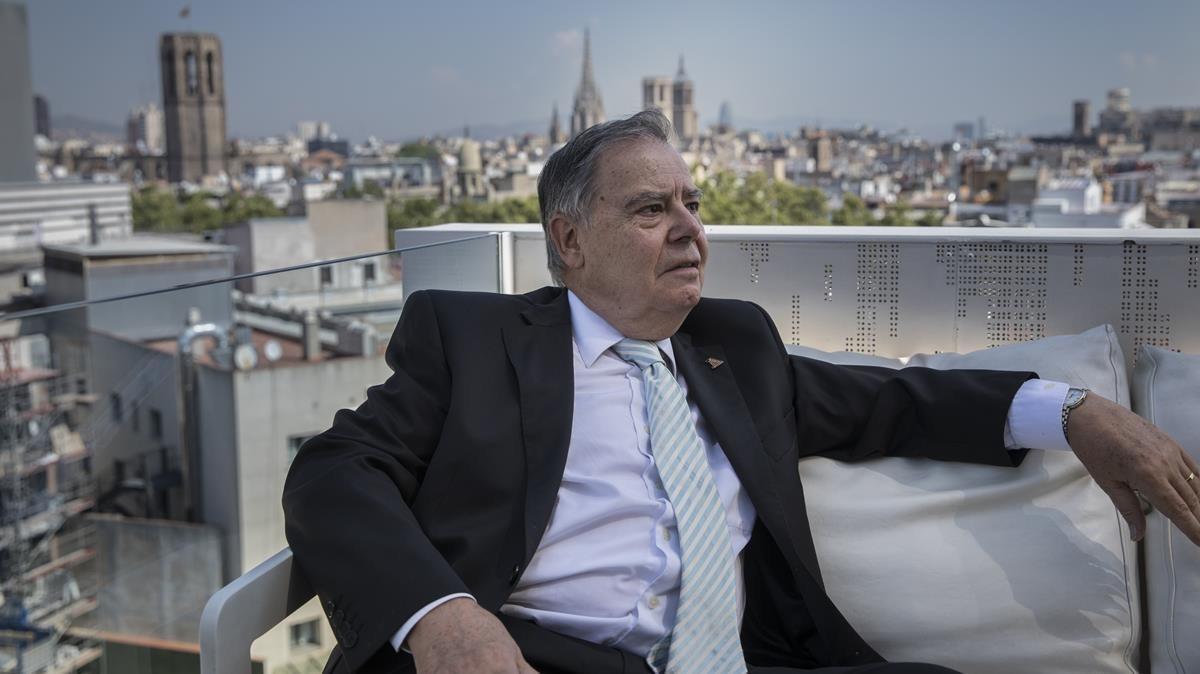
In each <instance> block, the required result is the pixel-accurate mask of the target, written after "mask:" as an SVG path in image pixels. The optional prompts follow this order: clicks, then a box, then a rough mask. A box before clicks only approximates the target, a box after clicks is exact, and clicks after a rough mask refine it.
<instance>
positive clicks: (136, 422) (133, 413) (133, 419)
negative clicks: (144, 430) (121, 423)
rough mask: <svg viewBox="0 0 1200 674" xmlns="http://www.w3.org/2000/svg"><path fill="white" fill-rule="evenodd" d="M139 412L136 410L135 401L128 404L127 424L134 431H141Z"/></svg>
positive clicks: (136, 404)
mask: <svg viewBox="0 0 1200 674" xmlns="http://www.w3.org/2000/svg"><path fill="white" fill-rule="evenodd" d="M140 412H141V411H140V410H139V409H138V403H137V401H136V400H135V401H133V402H131V403H129V423H130V424H131V425H132V426H133V430H134V431H139V430H141V425H142V424H141V419H140V417H141V416H142V415H141V413H140Z"/></svg>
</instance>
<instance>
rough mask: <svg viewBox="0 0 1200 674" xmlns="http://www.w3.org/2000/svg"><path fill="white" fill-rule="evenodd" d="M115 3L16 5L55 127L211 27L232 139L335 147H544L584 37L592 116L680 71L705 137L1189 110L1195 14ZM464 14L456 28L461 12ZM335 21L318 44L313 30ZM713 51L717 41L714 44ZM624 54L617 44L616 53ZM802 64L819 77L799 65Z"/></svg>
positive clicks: (1102, 6) (48, 0)
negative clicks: (593, 90)
mask: <svg viewBox="0 0 1200 674" xmlns="http://www.w3.org/2000/svg"><path fill="white" fill-rule="evenodd" d="M184 6H185V3H183V2H179V3H172V4H165V3H157V2H150V1H148V0H119V1H117V2H113V3H105V4H104V5H102V6H98V5H90V4H89V5H79V4H74V3H68V2H65V1H64V0H45V1H41V2H35V3H30V4H29V23H30V50H31V60H32V69H33V84H34V89H35V91H37V92H38V93H39V94H41V95H43V96H45V97H46V98H47V99H48V100H49V101H50V104H51V107H52V110H54V112H55V113H56V115H77V116H80V117H85V118H89V119H95V120H97V121H102V122H106V123H110V124H113V125H119V124H120V123H121V121H122V120H123V119H124V118H125V115H127V114H128V112H129V111H130V110H131V109H133V108H135V107H138V106H141V105H143V104H145V103H148V102H161V94H160V92H159V81H158V67H157V61H156V58H155V54H156V45H157V40H158V36H159V34H161V33H163V32H171V31H211V32H214V33H216V34H217V35H218V36H219V37H220V38H221V40H222V42H223V44H224V48H225V51H226V54H225V61H226V64H227V90H228V117H229V131H230V136H232V137H236V136H264V135H271V134H278V133H282V132H285V131H287V130H289V129H292V128H294V125H295V123H296V122H297V121H299V120H302V119H327V120H329V121H330V122H331V123H332V125H333V128H334V129H335V130H336V131H338V132H339V133H340V134H341V135H342V136H344V137H349V138H352V139H356V140H361V139H362V138H364V137H365V136H366V135H367V134H373V135H376V136H379V137H382V138H410V137H415V136H419V135H425V134H431V133H435V132H445V131H449V130H451V129H454V128H456V127H459V126H460V125H462V124H469V125H471V126H472V127H475V128H481V127H482V126H484V125H495V126H509V127H512V128H519V127H521V126H523V125H528V126H531V128H530V129H529V130H531V131H537V132H541V133H544V132H545V129H546V127H547V125H548V123H549V118H548V115H547V111H548V110H549V109H550V106H551V105H552V104H554V103H555V102H557V104H558V106H559V108H560V110H565V109H567V108H568V107H569V106H570V103H571V98H572V95H573V92H574V88H575V86H576V84H577V83H578V79H579V72H580V65H581V58H582V36H583V30H584V29H585V28H590V29H591V32H592V52H593V54H592V57H593V63H594V69H595V74H596V81H597V85H598V87H599V90H600V92H601V94H602V95H603V97H604V99H605V101H606V108H607V112H608V114H609V116H610V117H616V116H621V115H628V114H631V113H632V112H635V111H637V110H638V109H640V107H641V100H640V82H641V79H642V77H643V76H646V75H652V74H655V73H665V72H672V71H673V66H674V64H675V63H676V62H677V60H678V58H679V55H680V54H683V55H684V56H685V57H686V58H687V63H688V72H689V75H690V76H691V77H692V79H693V80H694V81H695V82H696V97H697V109H698V111H699V114H700V121H701V124H702V125H703V126H707V125H708V124H711V123H714V122H715V121H716V117H717V111H718V108H719V106H720V105H721V104H722V103H723V102H725V101H728V102H729V103H730V104H731V105H732V108H733V112H734V121H735V124H736V125H737V126H738V127H748V126H753V127H758V128H763V129H764V130H779V129H781V128H788V127H793V126H794V124H796V123H800V122H804V123H819V124H823V125H826V126H837V125H844V124H856V123H869V124H874V125H877V126H880V127H881V128H885V129H895V128H899V127H906V128H909V129H910V130H912V131H914V132H916V133H919V134H921V135H926V136H930V137H935V138H938V137H942V138H944V137H949V135H950V133H951V127H952V124H953V123H954V122H957V121H961V120H975V119H977V118H978V117H979V116H984V117H986V118H987V120H988V124H989V127H991V128H995V129H1008V130H1010V131H1015V132H1026V133H1036V132H1041V133H1045V132H1055V131H1066V130H1069V128H1070V122H1071V120H1070V105H1071V101H1073V100H1075V99H1088V100H1091V101H1092V103H1093V106H1092V108H1093V110H1098V109H1100V108H1101V107H1102V101H1103V97H1104V93H1105V91H1107V90H1108V89H1110V88H1113V87H1118V86H1123V87H1129V88H1130V89H1131V90H1132V91H1133V102H1134V105H1135V107H1138V108H1142V107H1152V106H1158V105H1171V106H1185V105H1200V81H1197V79H1196V78H1195V77H1194V76H1192V75H1191V73H1190V70H1189V69H1190V67H1191V66H1192V64H1194V63H1196V62H1200V45H1197V44H1196V43H1195V42H1194V41H1192V40H1189V39H1187V31H1188V26H1191V25H1196V21H1197V20H1200V7H1196V6H1194V5H1193V6H1189V5H1186V4H1183V3H1167V2H1156V3H1147V4H1144V5H1139V6H1138V14H1137V16H1135V17H1133V18H1132V19H1122V20H1120V21H1118V20H1117V19H1115V18H1113V17H1118V16H1120V17H1125V16H1126V15H1128V12H1127V11H1118V10H1119V9H1120V8H1119V6H1118V5H1116V3H1111V2H1095V3H1082V2H1072V3H1056V4H1055V5H1053V6H1051V7H1040V6H1037V5H1034V4H1033V3H1016V4H1014V5H1004V6H1000V7H991V6H974V7H960V6H958V5H952V4H950V3H941V2H916V3H905V4H903V5H900V4H898V3H877V2H859V3H846V4H837V5H834V4H816V5H813V4H805V5H802V6H801V5H792V4H781V3H762V4H757V5H753V6H751V7H748V8H742V9H740V10H739V12H738V13H737V14H732V13H729V12H728V11H722V10H721V8H720V7H719V6H717V5H713V4H709V3H694V4H692V5H689V8H688V12H687V13H686V14H679V13H678V12H676V13H672V11H674V10H666V9H662V8H656V7H642V6H636V7H635V6H634V5H626V4H620V5H615V6H612V5H605V6H579V7H569V8H562V7H559V6H557V5H553V4H549V3H534V4H531V5H522V6H520V7H518V8H499V7H492V6H490V5H482V4H481V5H475V4H470V3H467V4H458V5H454V6H452V7H442V6H438V7H427V6H419V7H416V6H414V7H411V8H409V7H405V8H399V7H394V6H390V5H386V4H384V3H369V4H367V5H356V6H355V8H354V11H353V12H352V13H347V12H346V11H345V10H344V9H343V8H341V7H337V6H324V5H322V6H309V5H299V6H296V5H294V4H285V3H282V2H264V3H256V4H254V5H253V6H244V5H236V4H234V3H230V2H206V3H191V5H190V12H189V14H190V16H189V17H188V18H180V16H179V14H180V10H181V9H182V8H183V7H184ZM464 17H466V18H464ZM339 25H341V26H346V27H347V28H341V29H337V30H331V29H330V28H329V27H330V26H339ZM712 45H724V46H723V47H719V48H713V47H712ZM631 46H634V47H636V48H635V49H631V48H630V47H631ZM813 64H815V65H813Z"/></svg>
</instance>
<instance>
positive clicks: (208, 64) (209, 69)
mask: <svg viewBox="0 0 1200 674" xmlns="http://www.w3.org/2000/svg"><path fill="white" fill-rule="evenodd" d="M213 60H214V59H213V53H212V52H208V54H206V55H205V56H204V61H205V63H204V65H205V68H204V73H205V74H206V75H208V93H209V95H210V96H211V95H213V94H215V93H217V90H216V87H214V86H213Z"/></svg>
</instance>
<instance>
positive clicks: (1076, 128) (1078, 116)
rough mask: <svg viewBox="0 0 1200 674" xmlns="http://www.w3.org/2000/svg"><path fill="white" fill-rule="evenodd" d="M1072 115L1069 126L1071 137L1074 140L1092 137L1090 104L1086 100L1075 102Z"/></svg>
mask: <svg viewBox="0 0 1200 674" xmlns="http://www.w3.org/2000/svg"><path fill="white" fill-rule="evenodd" d="M1072 112H1073V113H1074V115H1073V119H1072V122H1073V124H1072V125H1071V132H1072V135H1073V136H1075V137H1076V138H1087V137H1088V136H1090V135H1092V103H1091V101H1088V100H1079V101H1075V103H1074V104H1073V106H1072Z"/></svg>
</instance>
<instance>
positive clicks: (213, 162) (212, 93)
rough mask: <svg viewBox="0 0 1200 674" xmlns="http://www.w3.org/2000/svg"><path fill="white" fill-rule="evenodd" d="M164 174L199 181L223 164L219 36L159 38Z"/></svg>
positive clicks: (222, 81)
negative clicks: (164, 152)
mask: <svg viewBox="0 0 1200 674" xmlns="http://www.w3.org/2000/svg"><path fill="white" fill-rule="evenodd" d="M159 63H160V65H161V67H162V92H163V114H164V117H165V122H166V123H165V127H166V135H167V179H168V180H170V181H171V182H173V183H174V182H181V181H188V182H199V181H200V179H201V178H203V177H204V176H212V175H217V174H219V173H221V172H223V171H224V170H225V74H224V67H223V65H222V60H221V41H220V39H218V38H217V36H216V35H211V34H207V33H166V34H164V35H163V36H162V38H161V39H160V40H159Z"/></svg>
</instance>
